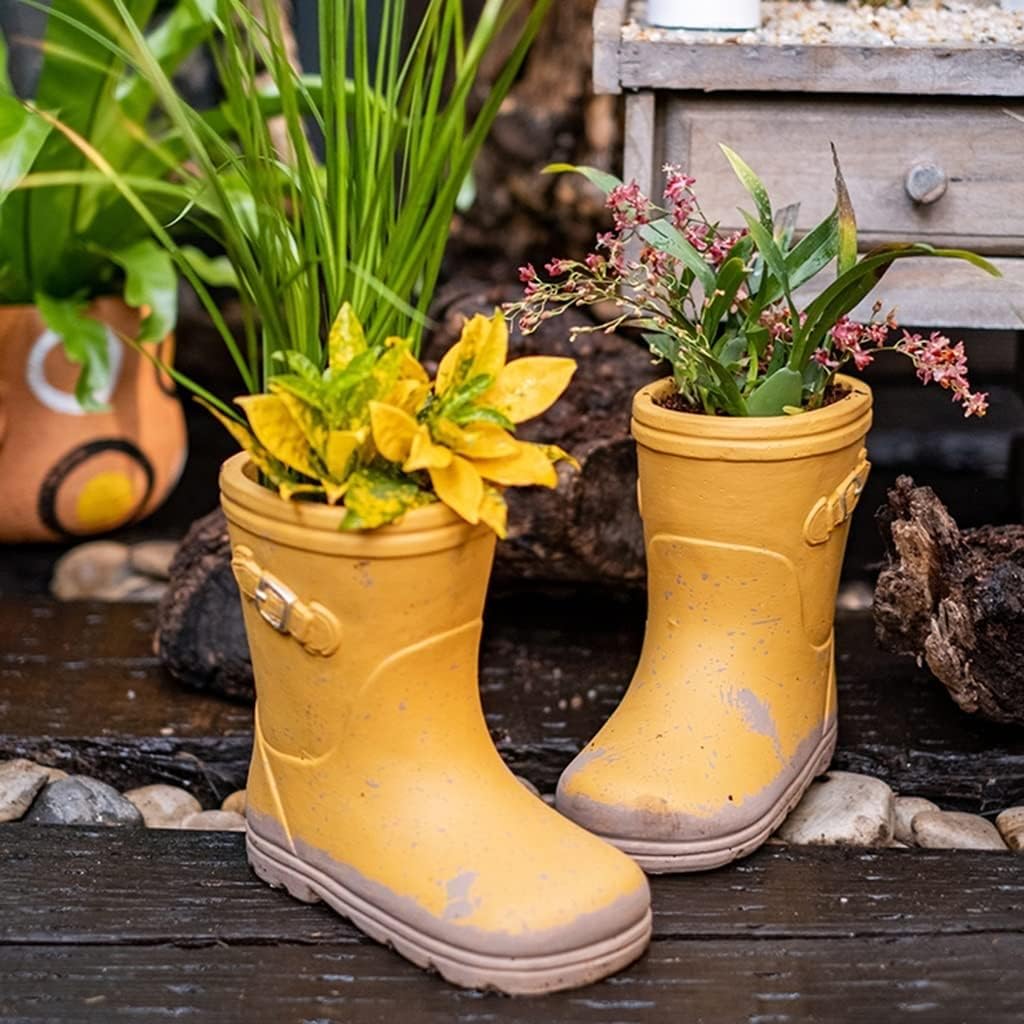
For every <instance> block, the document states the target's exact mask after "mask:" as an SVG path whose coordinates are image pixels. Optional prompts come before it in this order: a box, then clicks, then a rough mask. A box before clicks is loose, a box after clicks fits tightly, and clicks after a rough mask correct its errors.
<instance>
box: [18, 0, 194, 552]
mask: <svg viewBox="0 0 1024 1024" xmlns="http://www.w3.org/2000/svg"><path fill="white" fill-rule="evenodd" d="M155 6H156V5H155V3H153V2H152V0H148V2H138V0H136V2H133V3H132V4H131V5H130V14H131V16H132V17H133V18H134V19H136V21H137V23H138V24H139V25H145V24H146V23H147V21H148V19H149V17H150V15H151V14H152V12H153V10H154V8H155ZM68 19H76V20H80V21H82V22H83V23H85V24H87V25H88V26H89V27H90V28H91V29H93V30H94V31H95V30H96V29H97V28H98V27H101V26H102V18H101V17H97V16H96V15H95V14H94V13H93V12H90V10H89V6H88V4H86V3H83V2H82V0H55V2H54V3H53V4H52V5H51V7H50V13H49V17H48V21H47V28H46V33H45V38H44V39H43V40H42V43H41V50H42V61H41V68H40V73H39V77H38V84H37V86H36V89H35V97H34V101H33V106H31V107H30V106H27V105H25V104H23V103H22V102H21V101H20V100H19V99H18V98H17V97H16V96H15V94H14V91H13V88H12V85H11V82H10V81H9V80H8V78H7V75H6V71H5V70H4V69H3V68H0V153H2V165H3V172H2V175H0V481H2V483H0V541H27V540H46V539H51V540H52V539H57V538H66V537H73V536H82V535H86V534H92V533H98V532H102V531H105V530H108V529H111V528H113V527H116V526H119V525H122V524H123V523H126V522H128V521H130V520H133V519H136V518H138V517H140V516H142V515H145V514H147V513H149V512H151V511H153V510H154V509H155V508H156V507H157V505H159V504H160V503H161V502H162V501H163V500H164V498H165V497H166V496H167V495H168V493H169V492H170V490H171V489H172V488H173V486H174V484H175V483H176V482H177V479H178V476H179V474H180V472H181V469H182V468H183V466H184V461H185V454H186V438H185V427H184V418H183V416H182V412H181V408H180V405H179V403H178V401H177V399H176V398H175V396H174V386H173V381H172V380H171V379H170V378H169V377H168V375H167V374H166V373H164V372H162V371H160V370H159V369H158V368H157V367H155V366H154V364H153V363H152V362H151V361H149V360H148V359H146V358H145V357H144V356H143V355H142V354H140V352H139V351H138V346H140V345H143V346H146V347H147V348H149V349H151V350H153V351H155V352H158V353H159V356H160V359H161V361H162V362H163V363H164V364H170V362H171V358H172V348H173V336H172V334H171V332H172V331H173V328H174V324H175V319H176V315H177V274H176V273H175V270H174V265H173V262H172V260H171V259H170V257H169V256H168V254H167V253H166V252H165V251H164V250H163V249H162V248H161V247H160V246H159V245H158V244H157V243H156V242H155V241H154V240H153V239H152V237H151V234H150V231H149V228H148V227H147V226H146V224H145V223H144V222H143V220H142V219H141V218H140V217H139V216H138V214H137V213H136V212H135V211H133V210H132V209H131V206H130V205H129V204H128V203H126V202H125V200H124V198H123V197H122V196H121V195H120V194H119V193H118V192H117V190H116V189H114V188H113V187H111V185H110V183H109V182H108V181H106V180H105V179H103V178H102V177H101V176H100V175H98V174H95V173H93V174H91V175H90V174H85V175H84V176H83V171H84V170H85V169H86V168H87V167H88V163H87V160H86V158H85V156H84V155H83V154H82V152H81V151H80V150H79V149H78V148H77V147H76V146H75V145H74V144H73V143H72V142H71V141H70V140H69V139H68V138H67V137H66V136H65V135H63V134H61V133H60V132H56V131H54V130H53V128H52V126H51V124H50V123H48V121H47V120H46V119H45V117H44V116H43V113H46V112H50V113H52V112H55V111H59V112H60V117H61V119H62V121H63V123H64V124H65V125H66V126H67V128H68V129H69V130H70V131H73V132H75V133H77V134H79V135H80V136H81V137H82V138H83V139H85V140H87V141H88V142H89V143H90V144H91V145H94V146H99V147H102V148H103V150H104V152H105V153H106V154H107V159H108V160H109V161H110V162H111V164H112V165H113V166H115V167H117V168H119V169H120V171H121V172H123V173H124V174H126V175H129V176H130V177H131V179H132V180H133V181H134V182H135V183H136V186H137V187H139V188H143V189H147V190H148V189H151V188H158V187H159V186H160V184H161V182H162V181H163V180H164V179H166V178H167V176H168V173H169V172H170V171H171V170H173V169H175V168H176V167H177V164H178V162H179V158H178V157H176V156H175V155H174V153H173V152H172V149H173V147H168V148H165V147H164V145H163V144H162V141H163V140H161V137H160V136H161V129H160V126H159V124H158V123H154V122H152V121H150V116H149V115H150V113H151V111H152V107H153V98H154V97H153V93H152V91H151V90H150V89H149V88H148V87H147V85H146V83H145V82H144V81H143V80H142V79H140V78H139V77H138V76H137V75H134V74H133V73H132V72H131V70H130V69H129V68H128V67H127V66H126V64H125V62H124V60H123V59H121V58H120V57H119V56H118V55H117V54H116V53H114V52H112V51H111V50H109V49H107V48H106V47H104V46H103V44H102V43H100V42H98V41H97V40H96V39H94V38H91V37H90V36H88V35H85V34H83V33H82V32H80V31H79V30H78V29H76V28H75V27H74V26H72V25H71V24H70V23H69V20H68ZM210 25H211V21H210V17H209V12H205V13H204V7H203V6H202V5H199V4H196V3H194V2H192V0H188V2H186V0H181V2H179V3H177V4H176V5H175V6H174V7H173V8H172V9H171V10H170V11H169V12H168V14H167V16H166V18H165V19H164V20H163V21H162V23H161V24H160V25H159V26H158V27H157V28H155V29H153V31H152V33H151V35H150V37H149V39H150V43H151V46H152V51H153V53H154V56H155V59H157V60H159V61H160V63H161V65H162V66H163V67H164V68H165V69H166V71H167V72H168V73H170V72H172V71H173V70H174V69H175V68H176V67H177V66H178V65H179V64H180V63H181V61H182V60H183V59H184V58H185V57H186V56H187V55H188V54H189V53H191V52H192V51H193V50H194V48H195V47H196V45H197V44H198V43H199V42H201V41H202V40H203V38H205V36H206V35H207V34H208V32H209V30H210ZM0 64H2V65H5V64H6V49H5V48H4V47H3V46H2V43H0ZM37 111H38V112H37Z"/></svg>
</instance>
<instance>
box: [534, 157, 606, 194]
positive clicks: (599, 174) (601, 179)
mask: <svg viewBox="0 0 1024 1024" xmlns="http://www.w3.org/2000/svg"><path fill="white" fill-rule="evenodd" d="M541 173H543V174H568V173H572V174H582V175H583V177H584V178H586V179H587V181H589V182H590V183H591V184H592V185H596V186H597V187H598V188H599V189H600V190H601V191H602V192H603V193H604V194H605V195H608V193H609V192H611V191H612V189H615V188H618V187H619V185H621V184H622V179H621V178H616V177H615V175H614V174H609V173H608V172H607V171H600V170H598V169H597V168H596V167H579V166H577V165H575V164H548V165H547V167H545V168H544V170H543V171H542V172H541Z"/></svg>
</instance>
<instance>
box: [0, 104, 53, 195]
mask: <svg viewBox="0 0 1024 1024" xmlns="http://www.w3.org/2000/svg"><path fill="white" fill-rule="evenodd" d="M49 134H50V126H49V125H48V124H47V123H46V122H45V121H44V120H43V119H42V118H41V117H39V116H37V115H36V114H35V113H33V112H32V111H30V110H29V109H28V108H27V107H25V106H24V105H23V104H22V103H20V102H19V101H18V100H16V99H15V98H14V97H13V96H2V95H0V203H2V202H3V201H4V199H6V198H7V195H8V193H9V192H10V191H11V190H12V189H14V188H15V187H16V186H17V184H18V182H19V181H21V179H22V178H24V177H25V175H26V174H28V172H29V171H30V170H31V168H32V163H33V161H34V160H35V158H36V157H37V156H38V154H39V151H40V149H42V147H43V143H44V142H45V141H46V137H47V136H48V135H49Z"/></svg>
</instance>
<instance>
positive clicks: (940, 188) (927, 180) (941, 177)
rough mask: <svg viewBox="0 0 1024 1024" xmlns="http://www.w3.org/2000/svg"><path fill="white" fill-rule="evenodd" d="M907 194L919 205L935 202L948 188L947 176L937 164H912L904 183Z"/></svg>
mask: <svg viewBox="0 0 1024 1024" xmlns="http://www.w3.org/2000/svg"><path fill="white" fill-rule="evenodd" d="M904 184H905V187H906V190H907V195H908V196H910V198H911V199H912V200H913V201H914V202H915V203H917V204H918V205H919V206H931V204H932V203H937V202H938V201H939V200H940V199H941V198H942V197H943V196H944V195H945V194H946V189H947V188H949V178H948V177H947V176H946V172H945V171H944V170H943V169H942V168H941V167H939V165H938V164H930V163H922V164H914V166H913V167H911V168H910V170H909V171H908V172H907V180H906V182H905V183H904Z"/></svg>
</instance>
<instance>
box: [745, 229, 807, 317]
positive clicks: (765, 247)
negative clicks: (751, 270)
mask: <svg viewBox="0 0 1024 1024" xmlns="http://www.w3.org/2000/svg"><path fill="white" fill-rule="evenodd" d="M740 213H742V214H743V218H744V220H746V222H747V228H748V230H749V231H750V237H751V238H753V239H754V244H755V245H756V246H757V249H758V252H759V253H760V254H761V256H762V257H763V258H764V262H765V265H766V266H767V267H768V270H769V271H770V272H771V274H772V277H774V278H775V280H776V281H777V282H778V286H779V287H780V288H781V289H782V294H783V295H785V297H786V301H787V302H788V303H789V308H790V310H791V312H792V313H793V316H794V318H795V317H796V306H795V305H794V303H793V290H792V288H791V287H790V283H789V270H788V269H787V267H786V258H785V256H783V254H782V250H781V249H780V248H779V247H778V245H777V244H776V242H775V239H774V237H773V236H772V233H771V231H768V230H766V229H765V228H764V226H763V225H761V224H759V223H758V222H757V220H755V219H754V218H753V217H752V216H751V215H750V214H749V213H747V212H746V211H745V210H741V211H740Z"/></svg>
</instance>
